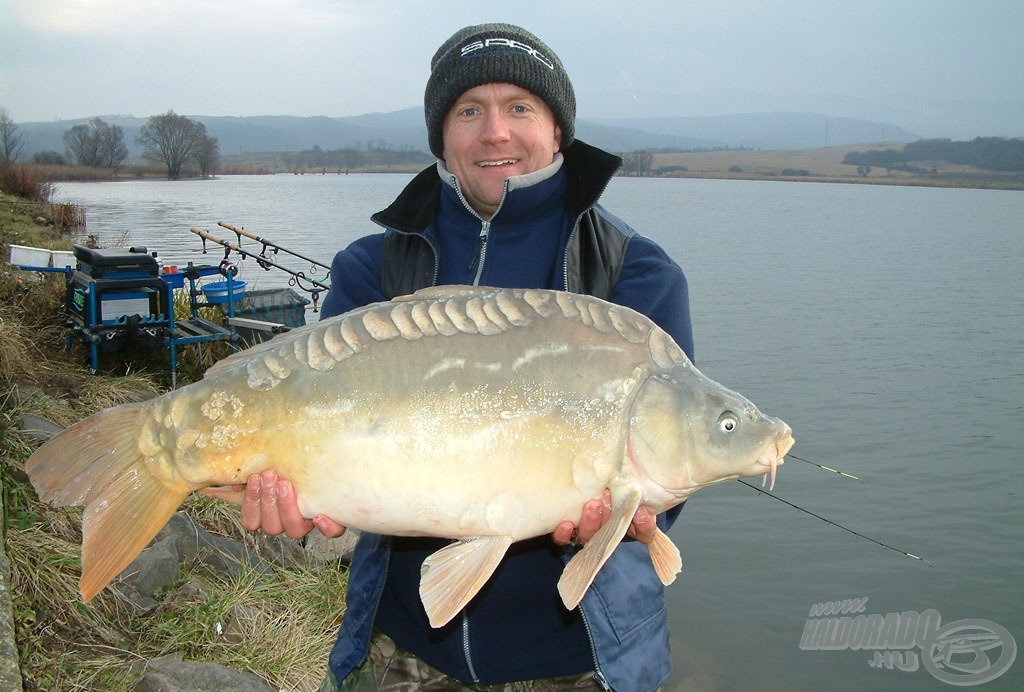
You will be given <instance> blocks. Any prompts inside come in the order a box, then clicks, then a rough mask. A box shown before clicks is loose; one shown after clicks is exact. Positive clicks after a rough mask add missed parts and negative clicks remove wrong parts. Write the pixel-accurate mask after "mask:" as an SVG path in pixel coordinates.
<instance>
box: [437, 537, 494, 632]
mask: <svg viewBox="0 0 1024 692" xmlns="http://www.w3.org/2000/svg"><path fill="white" fill-rule="evenodd" d="M510 545H512V537H511V536H481V537H479V538H470V539H467V540H462V541H459V542H458V543H452V544H451V545H449V546H447V547H445V548H442V549H441V550H438V551H437V552H436V553H434V554H432V555H430V556H429V557H427V559H426V560H424V561H423V566H422V567H421V568H420V600H421V601H422V602H423V608H424V610H426V611H427V617H428V618H429V619H430V626H431V627H442V626H444V625H445V624H447V623H448V622H449V621H450V620H451V619H452V618H453V617H455V616H456V615H458V614H459V611H461V610H462V609H463V608H465V607H466V604H467V603H469V602H470V601H471V600H472V599H473V596H475V595H476V594H477V592H478V591H480V589H481V588H483V585H484V584H486V583H487V580H488V579H490V578H491V575H492V574H494V570H495V569H497V568H498V563H499V562H501V558H503V557H504V556H505V553H506V552H507V551H508V547H509V546H510Z"/></svg>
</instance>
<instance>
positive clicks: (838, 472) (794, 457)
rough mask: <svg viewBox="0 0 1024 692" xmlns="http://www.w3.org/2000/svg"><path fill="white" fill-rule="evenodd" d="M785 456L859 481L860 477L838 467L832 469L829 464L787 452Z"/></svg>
mask: <svg viewBox="0 0 1024 692" xmlns="http://www.w3.org/2000/svg"><path fill="white" fill-rule="evenodd" d="M786 456H787V457H789V458H790V459H796V460H797V461H802V462H804V463H805V464H810V465H811V466H817V467H818V468H819V469H821V470H822V471H829V472H831V473H834V474H836V475H839V476H842V477H843V478H852V479H853V480H855V481H860V478H859V477H857V476H854V475H853V474H852V473H847V472H846V471H840V470H839V469H834V468H832V467H831V466H824V465H823V464H816V463H814V462H813V461H808V460H807V459H801V458H800V457H798V456H796V455H795V454H787V455H786Z"/></svg>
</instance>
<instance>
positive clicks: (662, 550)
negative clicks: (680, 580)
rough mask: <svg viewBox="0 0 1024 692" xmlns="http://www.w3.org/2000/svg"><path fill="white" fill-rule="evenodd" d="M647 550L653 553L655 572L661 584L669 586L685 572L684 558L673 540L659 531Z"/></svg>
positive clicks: (652, 560) (652, 559)
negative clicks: (678, 575) (677, 576)
mask: <svg viewBox="0 0 1024 692" xmlns="http://www.w3.org/2000/svg"><path fill="white" fill-rule="evenodd" d="M647 550H649V551H650V553H651V562H653V563H654V571H655V573H656V574H657V575H658V579H660V580H661V583H662V584H664V585H665V586H668V585H669V584H671V583H672V582H674V581H675V580H676V575H677V574H679V573H680V572H681V571H682V570H683V558H682V556H681V555H680V554H679V548H677V547H676V544H675V543H673V542H672V539H671V538H669V537H668V536H666V535H665V532H664V531H662V530H661V529H657V532H656V533H655V534H654V539H653V540H652V541H651V542H650V543H648V544H647Z"/></svg>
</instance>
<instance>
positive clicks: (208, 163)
mask: <svg viewBox="0 0 1024 692" xmlns="http://www.w3.org/2000/svg"><path fill="white" fill-rule="evenodd" d="M195 159H196V163H197V164H198V165H199V175H200V176H201V177H203V178H209V177H210V176H212V175H213V174H214V173H216V172H217V169H219V168H220V145H219V144H218V143H217V138H216V137H210V136H206V137H203V140H202V141H201V142H200V143H199V145H198V146H197V147H196V153H195Z"/></svg>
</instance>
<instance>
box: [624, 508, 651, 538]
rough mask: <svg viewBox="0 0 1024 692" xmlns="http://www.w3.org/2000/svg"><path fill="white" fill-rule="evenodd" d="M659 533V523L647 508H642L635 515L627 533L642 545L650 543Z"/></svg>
mask: <svg viewBox="0 0 1024 692" xmlns="http://www.w3.org/2000/svg"><path fill="white" fill-rule="evenodd" d="M657 532H658V522H657V520H656V519H655V517H654V515H653V514H651V512H650V510H648V509H647V508H646V507H641V508H640V509H638V510H637V511H636V514H635V515H633V521H632V522H631V523H630V525H629V531H628V532H627V533H628V534H629V535H630V536H632V537H633V538H635V539H636V540H638V541H640V542H641V543H650V542H651V541H652V540H654V536H655V534H657Z"/></svg>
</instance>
